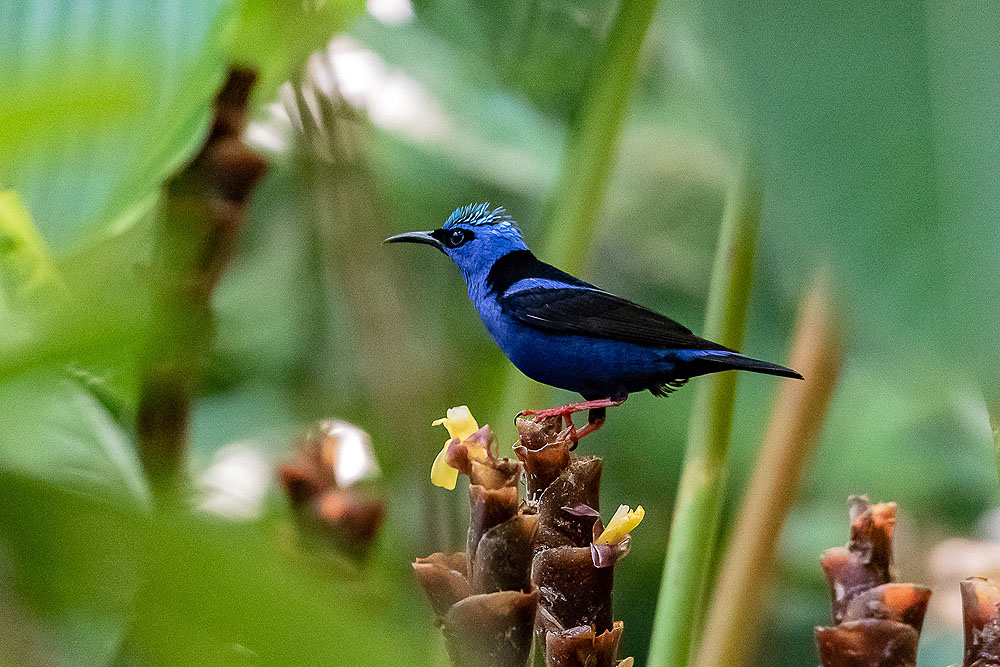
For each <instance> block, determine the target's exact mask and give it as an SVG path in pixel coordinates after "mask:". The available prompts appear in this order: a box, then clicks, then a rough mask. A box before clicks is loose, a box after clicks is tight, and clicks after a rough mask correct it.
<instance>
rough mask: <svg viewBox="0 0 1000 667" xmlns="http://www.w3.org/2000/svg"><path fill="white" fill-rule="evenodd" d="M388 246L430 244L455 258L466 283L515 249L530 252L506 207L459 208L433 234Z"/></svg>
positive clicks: (396, 239)
mask: <svg viewBox="0 0 1000 667" xmlns="http://www.w3.org/2000/svg"><path fill="white" fill-rule="evenodd" d="M385 243H426V244H427V245H432V246H434V247H435V248H437V249H438V250H440V251H441V252H443V253H444V254H446V255H448V256H449V257H451V259H452V261H453V262H455V266H457V267H458V269H459V270H460V271H461V272H462V275H463V276H464V277H465V280H466V282H467V283H468V282H470V280H472V279H474V278H475V277H477V276H479V274H481V273H485V272H488V271H489V270H490V267H492V266H493V263H494V262H495V261H497V260H498V259H500V258H501V257H503V256H504V255H506V254H507V253H509V252H512V251H514V250H527V248H528V246H527V245H526V244H525V243H524V239H523V238H521V230H520V229H518V228H517V224H516V223H515V222H514V220H513V219H512V218H511V217H510V216H509V215H507V212H506V211H505V210H504V209H503V208H502V207H497V208H494V209H490V205H489V204H488V203H486V204H469V205H468V206H463V207H461V208H459V209H456V210H455V212H454V213H452V214H451V215H450V216H449V217H448V219H447V220H446V221H445V223H444V225H443V226H442V227H440V228H439V229H435V230H434V231H430V232H406V233H405V234H396V235H395V236H390V237H389V238H387V239H386V240H385Z"/></svg>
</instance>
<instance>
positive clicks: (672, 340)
mask: <svg viewBox="0 0 1000 667" xmlns="http://www.w3.org/2000/svg"><path fill="white" fill-rule="evenodd" d="M498 303H499V304H500V308H501V309H502V310H503V312H505V313H508V314H510V315H512V316H513V317H514V318H516V319H517V320H519V321H521V322H523V323H524V324H527V325H529V326H532V327H535V328H537V329H541V330H544V331H549V332H552V333H562V334H567V335H578V336H590V337H592V338H606V339H609V340H617V341H621V342H623V343H635V344H637V345H648V346H650V347H665V348H676V349H685V350H728V349H729V348H727V347H723V346H722V345H719V344H718V343H713V342H711V341H708V340H705V339H704V338H699V337H698V336H695V335H694V334H693V333H691V330H690V329H688V328H687V327H685V326H683V325H681V324H678V323H677V322H674V321H673V320H671V319H670V318H667V317H664V316H663V315H660V314H659V313H654V312H653V311H651V310H648V309H646V308H643V307H642V306H639V305H637V304H634V303H632V302H631V301H627V300H626V299H622V298H621V297H617V296H615V295H613V294H608V293H607V292H603V291H601V290H597V289H571V288H548V287H533V288H531V289H526V290H521V291H519V292H514V293H513V294H508V295H506V296H504V297H502V298H500V299H499V300H498Z"/></svg>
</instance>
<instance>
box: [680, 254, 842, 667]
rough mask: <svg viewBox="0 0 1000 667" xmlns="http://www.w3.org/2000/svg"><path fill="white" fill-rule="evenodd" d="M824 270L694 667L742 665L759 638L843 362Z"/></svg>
mask: <svg viewBox="0 0 1000 667" xmlns="http://www.w3.org/2000/svg"><path fill="white" fill-rule="evenodd" d="M839 311H840V309H839V308H838V307H837V305H836V300H835V298H834V292H833V287H832V285H831V283H830V280H829V278H828V277H827V272H826V271H822V272H820V273H818V274H817V276H816V277H815V278H814V279H813V284H812V287H810V289H809V291H808V292H807V293H806V295H805V298H804V299H803V300H802V305H801V307H800V309H799V322H798V326H797V327H796V333H795V342H794V344H793V346H792V354H791V358H790V359H789V366H791V367H792V368H794V369H795V370H797V371H799V372H800V373H802V375H803V377H805V378H806V380H804V381H801V382H799V381H795V380H787V381H782V382H780V383H778V384H779V386H778V395H777V398H776V399H775V402H774V410H773V412H772V413H771V422H770V424H769V425H768V428H767V431H766V433H765V435H764V439H763V441H762V442H761V447H760V454H759V455H758V457H757V464H756V465H755V466H754V474H753V477H752V478H751V481H750V483H749V485H748V486H747V491H746V493H745V495H744V497H743V502H742V503H741V507H740V513H739V515H738V517H737V518H736V521H735V522H734V524H733V531H732V535H731V536H730V538H729V545H728V547H727V548H726V552H725V557H724V558H723V560H722V566H721V567H720V569H719V575H718V578H717V580H716V584H715V590H714V591H713V592H712V604H711V605H710V607H709V610H708V614H707V616H706V620H705V628H704V631H703V633H702V637H701V641H700V642H699V644H700V650H699V653H698V659H697V661H696V663H695V664H696V665H697V667H741V666H742V665H744V664H746V663H747V661H748V660H749V658H750V656H751V654H752V652H753V648H754V647H755V646H756V644H757V639H758V637H759V636H760V628H761V623H762V621H763V616H762V614H760V613H759V611H758V610H759V609H760V608H761V607H762V606H763V605H764V604H765V603H766V602H767V599H766V598H767V592H768V591H767V586H768V582H770V580H771V577H772V574H773V570H774V554H775V552H776V549H777V545H778V538H779V536H780V534H781V528H782V526H783V525H784V522H785V519H786V517H787V516H788V513H789V511H790V510H791V508H792V505H793V504H794V503H795V498H796V496H797V495H798V491H799V487H800V486H801V484H802V478H803V477H804V476H805V472H806V470H807V469H808V467H809V463H810V461H811V460H812V456H813V453H814V452H815V449H816V445H817V443H818V441H819V436H820V431H821V430H822V427H823V422H824V420H825V417H826V412H827V408H828V407H829V406H830V401H831V399H832V398H833V392H834V389H835V387H836V385H837V378H838V376H839V375H840V368H841V365H842V364H843V361H844V346H845V334H844V327H843V324H842V323H843V321H844V318H843V316H842V314H841V313H840V312H839Z"/></svg>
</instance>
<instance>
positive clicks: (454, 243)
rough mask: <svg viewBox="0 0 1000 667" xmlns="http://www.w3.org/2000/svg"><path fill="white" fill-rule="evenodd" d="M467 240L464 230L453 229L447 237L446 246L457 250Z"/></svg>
mask: <svg viewBox="0 0 1000 667" xmlns="http://www.w3.org/2000/svg"><path fill="white" fill-rule="evenodd" d="M468 240H469V239H468V235H467V234H466V233H465V230H464V229H455V230H453V231H452V232H451V234H449V235H448V245H449V246H451V247H452V248H457V247H458V246H460V245H462V244H463V243H465V242H466V241H468Z"/></svg>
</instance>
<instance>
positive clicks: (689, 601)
mask: <svg viewBox="0 0 1000 667" xmlns="http://www.w3.org/2000/svg"><path fill="white" fill-rule="evenodd" d="M752 178H753V173H752V171H750V170H745V171H744V172H743V174H742V175H741V180H740V181H739V182H738V183H737V187H736V188H735V191H734V193H733V195H732V197H731V198H730V201H729V204H728V207H727V210H726V214H725V217H724V219H723V223H722V229H721V230H720V232H719V245H718V248H717V250H716V255H715V265H714V267H713V271H712V282H711V287H710V292H709V299H708V312H707V314H706V318H705V332H704V335H705V337H706V338H709V339H711V340H715V341H718V342H720V343H722V344H723V345H726V346H728V347H733V348H737V349H739V347H740V344H741V343H742V341H743V328H744V324H745V322H746V314H747V306H748V304H749V301H750V284H751V282H752V276H753V259H754V245H755V242H756V238H757V226H758V221H759V219H760V202H761V197H760V192H759V189H758V187H757V184H756V181H753V180H752ZM736 378H737V374H736V373H735V372H727V373H716V374H713V375H710V376H707V377H706V378H704V379H702V380H700V381H699V384H698V387H697V394H696V395H695V399H694V406H693V409H692V414H691V425H690V429H689V431H688V441H687V452H686V454H685V458H684V472H683V474H682V476H681V481H680V488H679V489H678V491H677V502H676V505H675V506H674V518H673V524H672V526H671V530H670V539H669V542H668V546H667V559H666V563H665V564H664V567H663V579H662V583H661V584H660V595H659V600H658V602H657V606H656V617H655V619H654V621H653V637H652V640H651V646H650V654H649V661H648V663H647V664H648V665H649V666H650V667H666V666H669V667H686V665H687V664H688V658H689V655H690V653H691V648H692V643H693V642H694V640H695V638H696V634H697V629H696V623H697V622H698V620H699V619H700V618H701V608H702V606H703V605H704V603H705V600H704V598H705V588H706V586H705V584H706V581H707V578H708V569H709V565H710V564H711V562H712V556H713V553H714V551H715V547H716V543H717V541H718V533H719V515H720V510H721V506H722V498H723V489H724V487H725V481H726V463H727V458H728V454H729V434H730V428H731V426H732V422H733V407H734V401H735V398H736Z"/></svg>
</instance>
